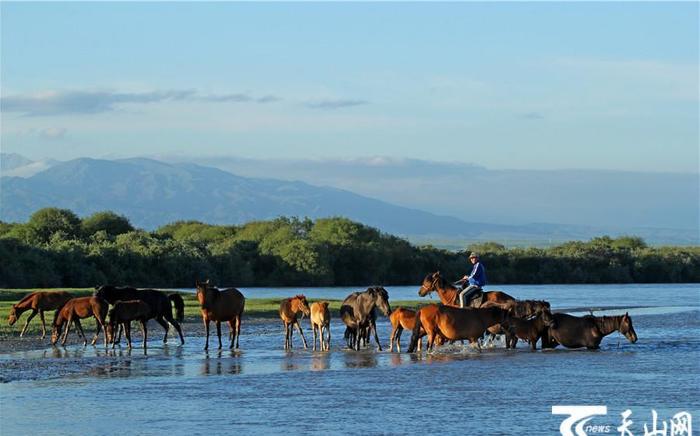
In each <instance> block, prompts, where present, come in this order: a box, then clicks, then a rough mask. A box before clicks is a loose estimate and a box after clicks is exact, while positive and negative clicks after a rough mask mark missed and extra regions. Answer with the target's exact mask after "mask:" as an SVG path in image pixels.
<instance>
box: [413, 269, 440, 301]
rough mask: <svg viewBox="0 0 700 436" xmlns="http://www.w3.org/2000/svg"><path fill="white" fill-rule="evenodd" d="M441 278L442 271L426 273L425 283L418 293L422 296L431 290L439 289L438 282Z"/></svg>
mask: <svg viewBox="0 0 700 436" xmlns="http://www.w3.org/2000/svg"><path fill="white" fill-rule="evenodd" d="M439 280H440V271H436V272H434V273H429V274H428V275H426V276H425V278H424V279H423V283H422V284H421V286H420V289H419V290H418V295H419V296H421V297H425V296H426V295H428V294H430V293H431V292H433V291H435V290H437V284H438V281H439Z"/></svg>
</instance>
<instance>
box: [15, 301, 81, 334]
mask: <svg viewBox="0 0 700 436" xmlns="http://www.w3.org/2000/svg"><path fill="white" fill-rule="evenodd" d="M71 298H73V296H72V295H71V294H69V293H68V292H65V291H55V292H46V291H39V292H32V293H31V294H29V295H27V296H25V297H24V298H22V299H21V300H19V302H18V303H17V304H13V305H12V308H10V316H9V317H8V318H7V321H8V322H9V324H10V325H14V323H16V322H17V320H18V319H19V317H20V316H21V315H22V314H23V313H24V312H26V311H28V310H31V311H32V313H30V314H29V318H27V322H25V323H24V327H23V328H22V331H21V332H20V334H19V336H20V337H22V336H24V333H26V331H27V328H28V327H29V321H31V320H32V318H34V317H35V316H36V314H37V313H38V314H39V318H40V319H41V339H44V338H45V337H46V321H45V320H44V311H46V310H56V309H58V308H59V307H61V306H63V304H64V303H65V302H66V301H68V300H70V299H71Z"/></svg>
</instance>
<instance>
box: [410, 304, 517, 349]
mask: <svg viewBox="0 0 700 436" xmlns="http://www.w3.org/2000/svg"><path fill="white" fill-rule="evenodd" d="M508 317H509V316H508V312H507V311H505V310H503V309H501V308H499V307H488V308H464V309H460V308H458V307H452V306H445V305H438V304H430V305H428V306H424V307H422V308H420V310H419V311H418V313H417V315H416V324H415V326H414V327H413V334H412V335H411V345H410V346H409V348H408V352H409V353H412V352H414V351H415V350H416V346H417V344H418V339H419V338H420V337H421V334H422V333H421V330H424V331H425V334H427V336H428V350H432V349H433V345H434V344H435V340H436V338H437V337H438V336H440V335H441V336H443V337H445V339H447V340H450V341H456V340H461V339H468V340H469V343H470V344H471V345H472V346H473V347H476V348H477V349H479V350H481V345H479V339H480V338H481V337H482V336H483V335H484V332H485V331H486V329H488V328H489V327H490V326H492V325H495V324H501V323H503V322H504V321H507V320H508Z"/></svg>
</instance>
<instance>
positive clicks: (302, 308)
mask: <svg viewBox="0 0 700 436" xmlns="http://www.w3.org/2000/svg"><path fill="white" fill-rule="evenodd" d="M310 313H311V309H310V308H309V302H308V301H306V297H305V296H303V295H297V296H295V297H292V298H287V299H286V300H282V302H281V303H280V318H281V319H282V322H283V323H284V349H285V350H291V348H292V336H293V334H294V325H295V324H296V326H297V329H299V334H300V335H301V340H302V341H303V342H304V348H308V345H307V344H306V338H305V337H304V330H302V329H301V324H300V323H299V315H301V314H303V315H309V314H310ZM303 315H302V316H303Z"/></svg>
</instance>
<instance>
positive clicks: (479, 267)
mask: <svg viewBox="0 0 700 436" xmlns="http://www.w3.org/2000/svg"><path fill="white" fill-rule="evenodd" d="M469 284H470V285H476V286H479V287H480V288H483V287H484V286H485V285H486V268H485V267H484V264H483V263H481V262H477V263H475V264H474V268H473V269H472V273H471V274H469Z"/></svg>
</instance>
